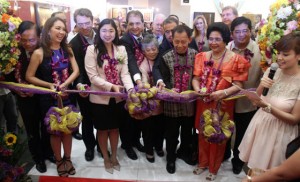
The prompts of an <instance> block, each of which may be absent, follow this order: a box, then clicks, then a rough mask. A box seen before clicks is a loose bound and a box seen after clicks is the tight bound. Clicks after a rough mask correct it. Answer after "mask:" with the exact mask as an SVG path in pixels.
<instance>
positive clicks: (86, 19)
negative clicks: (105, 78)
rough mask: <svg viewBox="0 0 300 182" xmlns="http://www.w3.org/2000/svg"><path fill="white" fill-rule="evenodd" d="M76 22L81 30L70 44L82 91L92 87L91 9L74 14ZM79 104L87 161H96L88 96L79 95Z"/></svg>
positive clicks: (78, 85) (92, 34) (81, 9)
mask: <svg viewBox="0 0 300 182" xmlns="http://www.w3.org/2000/svg"><path fill="white" fill-rule="evenodd" d="M74 21H75V23H76V25H77V27H78V28H79V32H78V34H77V35H76V36H75V37H74V38H73V39H72V40H71V42H70V44H71V47H72V50H73V53H74V56H75V59H76V61H77V64H78V67H79V70H80V75H79V77H78V78H77V79H76V80H75V81H74V87H76V88H77V89H78V90H80V89H81V88H82V87H83V86H84V85H85V84H86V85H89V86H90V85H91V82H90V80H89V78H88V76H87V73H86V71H85V67H84V57H85V53H86V49H87V47H88V46H89V45H91V44H93V43H94V37H95V32H94V31H93V29H92V26H93V15H92V12H91V11H90V10H89V9H86V8H80V9H77V10H76V11H75V12H74ZM76 99H77V102H78V105H79V107H80V111H81V114H82V116H83V119H82V138H83V142H84V144H85V147H86V152H85V159H86V160H87V161H92V160H93V159H94V149H95V146H96V144H97V141H96V139H95V136H94V125H93V122H92V118H91V114H90V104H91V103H90V101H89V96H88V95H87V94H79V95H77V98H76Z"/></svg>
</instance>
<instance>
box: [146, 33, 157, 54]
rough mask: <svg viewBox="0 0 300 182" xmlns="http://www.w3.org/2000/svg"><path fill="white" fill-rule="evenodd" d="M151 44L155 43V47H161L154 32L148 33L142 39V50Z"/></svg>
mask: <svg viewBox="0 0 300 182" xmlns="http://www.w3.org/2000/svg"><path fill="white" fill-rule="evenodd" d="M149 44H153V45H155V47H157V48H158V47H159V43H158V41H157V39H156V37H155V36H154V35H153V34H147V35H146V36H145V37H144V38H143V40H142V50H143V51H144V50H145V49H146V47H147V46H148V45H149Z"/></svg>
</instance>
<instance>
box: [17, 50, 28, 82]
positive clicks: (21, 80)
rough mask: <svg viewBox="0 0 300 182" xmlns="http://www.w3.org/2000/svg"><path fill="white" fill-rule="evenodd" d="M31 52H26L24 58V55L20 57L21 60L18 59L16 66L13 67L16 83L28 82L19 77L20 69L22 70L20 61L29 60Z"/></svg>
mask: <svg viewBox="0 0 300 182" xmlns="http://www.w3.org/2000/svg"><path fill="white" fill-rule="evenodd" d="M31 54H32V53H28V55H27V53H26V60H25V56H23V57H22V60H19V61H18V63H17V65H16V67H15V78H16V80H17V82H18V83H24V84H27V83H28V82H26V81H25V80H23V79H22V78H21V71H22V62H24V61H28V62H29V61H30V57H31Z"/></svg>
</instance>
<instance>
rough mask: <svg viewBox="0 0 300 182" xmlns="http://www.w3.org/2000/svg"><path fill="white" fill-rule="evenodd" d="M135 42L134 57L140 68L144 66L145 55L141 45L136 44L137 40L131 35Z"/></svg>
mask: <svg viewBox="0 0 300 182" xmlns="http://www.w3.org/2000/svg"><path fill="white" fill-rule="evenodd" d="M129 35H130V36H131V38H132V40H133V43H134V46H133V48H134V52H135V53H134V57H135V59H136V62H137V64H138V67H140V65H141V64H142V62H143V60H144V57H145V56H144V54H143V51H142V50H141V48H140V45H139V44H137V43H136V40H135V38H134V37H133V35H131V34H129Z"/></svg>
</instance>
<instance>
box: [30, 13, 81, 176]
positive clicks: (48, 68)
mask: <svg viewBox="0 0 300 182" xmlns="http://www.w3.org/2000/svg"><path fill="white" fill-rule="evenodd" d="M66 33H67V31H66V24H65V21H64V20H62V19H60V18H58V17H52V18H49V19H48V20H47V21H46V23H45V26H44V29H43V33H42V38H41V48H39V49H37V50H35V51H34V52H33V54H32V57H31V60H30V64H29V66H28V69H27V73H26V79H27V81H28V82H30V83H32V84H34V85H37V86H42V87H46V88H50V89H53V90H63V89H66V88H69V87H70V85H71V83H72V82H73V81H74V80H75V78H76V77H77V76H78V75H79V69H78V66H77V63H76V60H75V58H74V56H73V53H72V50H71V49H70V48H69V47H68V46H67V44H66ZM69 68H71V69H72V72H71V69H69ZM61 97H62V101H61V102H62V103H63V104H64V105H66V104H71V96H69V95H68V94H62V95H61ZM58 98H60V97H58ZM39 102H40V107H41V115H42V116H45V115H46V113H47V112H48V110H49V108H51V107H53V106H58V105H59V103H60V102H57V96H51V95H42V96H40V97H39ZM45 121H47V120H45ZM45 124H49V123H47V122H45ZM77 124H78V123H77ZM74 130H76V127H75V128H74ZM63 131H64V130H54V129H52V128H51V127H49V128H48V132H49V133H50V134H51V136H50V142H51V147H52V150H53V153H54V156H55V159H56V165H57V172H58V175H59V176H68V175H74V174H75V173H76V171H75V169H74V167H73V164H72V162H71V159H70V157H71V148H72V147H71V146H72V145H71V144H72V135H71V134H70V133H64V132H63ZM61 144H62V145H63V149H64V157H62V156H61ZM49 150H51V149H49Z"/></svg>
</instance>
